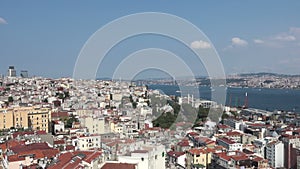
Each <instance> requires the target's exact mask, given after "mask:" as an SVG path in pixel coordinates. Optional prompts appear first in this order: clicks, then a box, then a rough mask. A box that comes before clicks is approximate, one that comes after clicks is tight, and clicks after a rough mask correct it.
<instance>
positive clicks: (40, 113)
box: [28, 108, 51, 132]
mask: <svg viewBox="0 0 300 169" xmlns="http://www.w3.org/2000/svg"><path fill="white" fill-rule="evenodd" d="M50 116H51V109H50V108H33V109H32V111H30V112H29V113H28V120H29V122H28V125H29V127H30V128H31V129H32V130H43V131H46V132H49V119H51V117H50Z"/></svg>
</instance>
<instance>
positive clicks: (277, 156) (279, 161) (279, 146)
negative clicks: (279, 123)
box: [266, 141, 284, 168]
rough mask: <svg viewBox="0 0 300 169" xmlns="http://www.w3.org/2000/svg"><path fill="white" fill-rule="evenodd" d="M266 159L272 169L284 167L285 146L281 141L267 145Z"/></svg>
mask: <svg viewBox="0 0 300 169" xmlns="http://www.w3.org/2000/svg"><path fill="white" fill-rule="evenodd" d="M266 157H267V159H268V160H269V164H270V166H271V167H275V168H277V167H283V166H284V144H283V143H282V142H281V141H273V142H270V143H268V144H267V147H266Z"/></svg>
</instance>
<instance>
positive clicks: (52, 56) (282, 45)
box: [0, 1, 300, 78]
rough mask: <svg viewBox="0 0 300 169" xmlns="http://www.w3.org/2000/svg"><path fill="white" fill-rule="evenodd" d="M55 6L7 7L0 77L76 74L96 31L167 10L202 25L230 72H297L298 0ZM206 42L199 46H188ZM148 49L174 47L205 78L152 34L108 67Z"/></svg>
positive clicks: (126, 46) (126, 47)
mask: <svg viewBox="0 0 300 169" xmlns="http://www.w3.org/2000/svg"><path fill="white" fill-rule="evenodd" d="M57 2H58V1H57ZM57 2H55V1H54V2H44V3H40V2H38V1H36V2H35V3H33V4H27V3H25V2H20V3H19V4H16V3H13V2H3V3H2V4H3V5H1V7H0V11H1V12H0V35H1V38H0V46H1V50H0V55H1V60H2V61H1V62H0V67H1V69H0V73H1V74H6V71H7V68H8V66H10V65H14V66H15V67H16V70H17V71H19V72H20V71H21V70H28V72H29V74H30V75H36V76H44V77H55V78H57V77H72V73H73V69H74V65H75V62H76V58H77V56H78V54H79V52H80V50H81V48H82V46H83V45H84V44H85V42H86V41H87V40H88V38H89V37H90V36H91V35H92V34H93V33H94V32H96V31H97V30H98V29H99V28H101V27H102V26H104V25H105V24H107V23H109V22H111V21H112V20H114V19H117V18H119V17H122V16H126V15H129V14H134V13H140V12H149V11H152V12H162V13H170V14H172V15H176V16H178V17H182V18H184V19H186V20H188V21H190V22H191V23H193V24H194V25H196V26H197V27H198V28H200V29H201V30H202V31H203V32H204V33H205V34H206V35H207V36H208V38H209V39H210V40H211V42H212V44H213V45H214V46H215V48H216V50H217V52H218V53H219V56H220V58H221V60H222V63H223V65H224V68H225V72H226V74H234V73H248V72H274V73H280V74H300V70H299V68H298V65H299V64H300V57H299V54H300V49H299V45H300V40H299V39H300V20H299V16H300V15H299V14H300V12H299V10H298V9H299V7H300V3H299V2H297V1H290V2H289V3H286V2H280V1H264V2H259V1H254V2H253V1H252V2H244V3H240V2H238V1H234V2H227V3H216V2H196V1H192V2H190V3H183V2H179V1H174V2H172V3H170V2H167V1H166V2H158V1H157V3H146V2H143V3H142V2H126V3H125V2H122V3H120V2H118V4H119V5H115V2H114V1H113V2H106V3H101V2H95V3H93V4H85V3H84V2H71V1H63V2H59V3H57ZM141 41H143V43H140V42H141ZM205 45H207V44H205V42H202V41H195V42H193V43H191V46H190V47H191V48H201V47H203V46H204V47H205ZM149 47H160V48H162V49H166V50H170V51H172V52H174V53H176V54H177V55H179V56H180V57H182V58H183V59H186V60H187V64H188V65H189V66H190V67H191V69H194V71H195V72H196V73H195V74H196V75H203V74H204V75H205V69H204V67H203V66H202V65H201V63H200V64H199V63H193V61H191V60H190V59H189V58H190V57H189V56H188V55H189V53H188V52H186V51H185V48H184V47H182V44H180V43H178V42H174V41H172V40H170V39H168V38H163V37H159V36H153V35H152V36H150V35H147V36H143V37H133V38H131V39H129V40H126V41H125V42H124V43H120V44H118V45H117V46H116V47H115V48H113V49H112V50H111V52H110V53H109V54H108V55H107V58H106V59H105V60H104V61H103V62H104V63H105V64H104V65H108V66H112V67H113V66H116V65H117V64H118V63H119V62H116V61H115V60H117V61H122V58H124V57H126V56H127V55H129V54H131V53H132V52H135V51H136V50H139V49H143V48H149ZM206 47H210V46H209V45H208V46H206ZM199 65H200V66H199ZM106 71H107V72H106ZM98 72H100V75H99V76H100V77H107V76H108V77H109V75H110V74H111V72H109V71H108V70H107V67H105V66H104V67H100V68H99V69H98ZM148 74H149V76H151V75H152V76H153V73H152V74H151V73H148ZM18 75H19V74H18Z"/></svg>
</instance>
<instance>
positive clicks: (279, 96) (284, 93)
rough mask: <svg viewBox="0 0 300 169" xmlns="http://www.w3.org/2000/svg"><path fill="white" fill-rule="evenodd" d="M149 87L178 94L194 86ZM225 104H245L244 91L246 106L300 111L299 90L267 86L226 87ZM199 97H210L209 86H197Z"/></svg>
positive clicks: (168, 93) (190, 91)
mask: <svg viewBox="0 0 300 169" xmlns="http://www.w3.org/2000/svg"><path fill="white" fill-rule="evenodd" d="M149 88H150V89H160V90H162V91H163V92H164V93H165V94H167V95H176V96H180V95H181V93H189V94H192V91H193V90H194V88H195V87H188V88H187V90H189V91H188V92H186V91H185V92H181V93H180V92H178V91H179V87H178V86H176V85H149ZM226 93H227V96H226V98H227V99H226V105H230V106H242V105H244V104H245V100H246V99H245V93H247V95H248V99H247V100H248V107H251V108H257V109H263V110H269V111H274V110H284V111H294V112H300V90H294V89H267V88H227V92H226ZM199 94H200V97H201V98H203V99H208V100H210V99H211V88H210V87H203V86H200V87H199Z"/></svg>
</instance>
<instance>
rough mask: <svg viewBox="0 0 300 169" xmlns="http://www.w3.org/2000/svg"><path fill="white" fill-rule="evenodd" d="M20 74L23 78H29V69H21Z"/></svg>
mask: <svg viewBox="0 0 300 169" xmlns="http://www.w3.org/2000/svg"><path fill="white" fill-rule="evenodd" d="M20 76H21V77H22V78H28V77H29V76H28V71H27V70H21V73H20Z"/></svg>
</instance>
